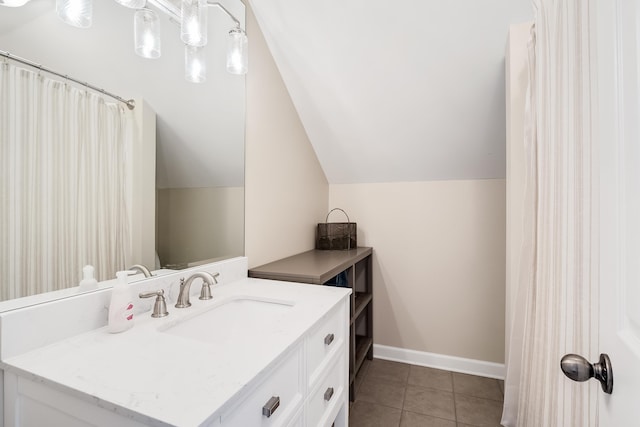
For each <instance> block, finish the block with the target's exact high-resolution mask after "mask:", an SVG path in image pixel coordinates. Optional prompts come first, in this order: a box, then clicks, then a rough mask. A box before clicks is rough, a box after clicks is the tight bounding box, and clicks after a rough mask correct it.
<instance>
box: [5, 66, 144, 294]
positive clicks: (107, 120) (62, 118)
mask: <svg viewBox="0 0 640 427" xmlns="http://www.w3.org/2000/svg"><path fill="white" fill-rule="evenodd" d="M132 123H133V121H132V116H131V113H130V112H129V111H128V110H127V109H126V108H124V107H123V106H122V105H118V104H113V103H107V102H105V100H104V99H103V98H102V97H101V96H99V95H96V94H94V93H90V92H87V91H85V90H81V89H78V88H76V87H73V86H70V85H69V84H67V83H65V82H60V81H56V80H53V79H51V78H48V77H46V76H43V75H41V74H40V73H38V72H33V71H30V70H26V69H23V68H20V67H18V66H16V65H14V64H13V63H11V62H9V61H7V60H5V61H4V62H2V63H0V285H1V286H0V300H5V299H10V298H16V297H21V296H27V295H32V294H36V293H40V292H47V291H51V290H56V289H60V288H65V287H69V286H73V285H77V284H78V282H79V280H80V279H81V272H82V267H83V266H84V265H86V264H91V265H93V266H94V267H95V269H96V273H97V276H98V279H99V280H100V279H104V278H107V277H109V278H111V277H112V276H113V273H114V272H115V271H116V270H119V269H124V268H126V267H127V266H128V262H129V256H130V251H131V248H130V246H131V242H130V234H129V228H130V215H129V213H128V207H127V197H128V196H127V195H128V192H129V188H128V185H129V184H128V181H129V176H128V175H130V174H128V172H127V171H128V168H127V167H126V162H127V160H128V159H127V156H128V154H127V153H128V152H129V147H130V145H131V143H132V135H133V132H132V131H133V129H132V126H133V124H132Z"/></svg>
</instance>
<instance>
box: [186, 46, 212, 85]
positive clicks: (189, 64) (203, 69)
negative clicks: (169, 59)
mask: <svg viewBox="0 0 640 427" xmlns="http://www.w3.org/2000/svg"><path fill="white" fill-rule="evenodd" d="M184 78H185V79H186V80H187V81H189V82H192V83H202V82H204V81H206V80H207V63H206V61H205V57H204V48H203V47H199V46H189V45H188V44H186V45H184Z"/></svg>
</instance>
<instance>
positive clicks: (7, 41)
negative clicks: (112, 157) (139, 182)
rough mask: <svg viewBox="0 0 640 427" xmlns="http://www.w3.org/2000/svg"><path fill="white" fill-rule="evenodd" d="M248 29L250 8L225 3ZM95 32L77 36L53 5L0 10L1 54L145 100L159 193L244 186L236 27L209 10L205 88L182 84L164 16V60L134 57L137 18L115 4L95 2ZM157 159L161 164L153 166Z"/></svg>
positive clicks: (178, 45) (36, 0)
mask: <svg viewBox="0 0 640 427" xmlns="http://www.w3.org/2000/svg"><path fill="white" fill-rule="evenodd" d="M219 1H220V3H221V4H223V5H224V6H225V7H226V8H227V9H229V10H230V11H231V12H232V13H233V14H234V15H235V16H236V17H237V18H238V19H239V20H240V22H241V23H242V26H243V28H244V4H242V3H241V2H240V1H239V0H219ZM93 9H94V12H93V25H92V27H91V28H89V29H84V30H82V29H77V28H73V27H70V26H68V25H66V24H64V23H63V22H62V21H60V20H59V19H58V18H57V17H56V15H55V0H31V1H30V2H29V3H27V4H26V5H25V6H23V7H19V8H10V7H3V6H0V50H4V51H9V52H10V53H12V54H14V55H17V56H21V57H24V58H26V59H29V60H31V61H34V62H37V63H41V64H43V65H45V66H47V67H50V68H52V69H54V70H56V71H58V72H61V73H63V74H68V75H71V76H73V77H75V78H77V79H79V80H82V81H87V82H89V83H91V84H93V85H95V86H98V87H101V88H104V89H106V90H108V91H111V92H114V93H116V94H118V95H120V96H122V97H123V98H127V99H128V98H134V97H142V98H144V99H145V100H146V101H147V102H148V103H149V104H150V106H151V107H152V108H153V109H154V110H155V111H156V113H157V144H158V145H157V150H158V155H157V160H158V162H157V186H158V187H159V188H184V187H215V186H242V185H243V183H244V116H245V79H244V77H243V76H235V75H231V74H229V73H227V72H226V70H225V64H226V56H225V55H226V43H227V38H226V35H227V33H228V31H229V29H230V28H232V26H233V22H232V21H231V19H230V18H229V17H227V16H226V15H225V14H223V13H222V12H220V11H219V10H217V9H215V8H212V9H211V10H210V11H209V45H208V46H207V53H206V55H207V73H208V77H207V82H206V83H204V84H193V83H188V82H186V81H185V79H184V62H183V58H184V52H183V45H182V42H181V41H180V29H179V26H178V25H175V24H174V23H172V22H170V21H169V20H168V19H167V18H166V17H165V16H164V15H162V14H160V15H161V32H162V56H161V58H159V59H157V60H148V59H143V58H140V57H138V56H137V55H136V54H135V53H134V51H133V11H132V10H131V9H127V8H125V7H123V6H120V5H118V4H117V3H116V2H115V1H113V0H100V1H94V2H93ZM152 160H155V159H152Z"/></svg>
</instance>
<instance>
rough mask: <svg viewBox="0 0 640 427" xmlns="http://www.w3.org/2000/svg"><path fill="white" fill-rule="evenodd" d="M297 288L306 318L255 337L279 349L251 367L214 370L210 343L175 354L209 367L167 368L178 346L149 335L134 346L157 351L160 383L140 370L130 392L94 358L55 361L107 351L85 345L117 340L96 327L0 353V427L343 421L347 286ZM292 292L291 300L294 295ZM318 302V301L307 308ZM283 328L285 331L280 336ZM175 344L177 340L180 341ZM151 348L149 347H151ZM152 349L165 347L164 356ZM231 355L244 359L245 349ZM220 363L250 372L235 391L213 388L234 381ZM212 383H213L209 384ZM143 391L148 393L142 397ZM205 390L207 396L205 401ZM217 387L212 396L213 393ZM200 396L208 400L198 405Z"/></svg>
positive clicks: (271, 425)
mask: <svg viewBox="0 0 640 427" xmlns="http://www.w3.org/2000/svg"><path fill="white" fill-rule="evenodd" d="M249 280H253V282H251V284H253V283H257V282H256V281H255V279H249ZM258 282H266V281H258ZM269 286H271V285H264V288H265V289H267V291H268V290H269V289H270V288H269ZM283 286H284V285H283ZM299 286H300V288H293V287H292V288H291V289H290V290H293V291H294V294H295V293H296V292H297V293H298V294H306V293H307V292H311V293H310V297H309V298H308V302H304V304H308V305H304V306H303V303H299V304H300V305H301V307H300V308H301V309H300V312H301V313H306V314H308V313H311V312H313V311H314V310H315V314H313V315H308V316H309V317H307V318H306V319H304V318H302V317H300V318H298V319H299V322H300V323H301V324H304V325H306V326H304V329H303V327H301V326H300V323H299V324H296V323H295V321H294V320H295V319H286V321H285V322H283V323H282V324H281V325H280V326H279V327H278V328H277V329H276V330H274V331H273V335H274V338H273V340H271V339H270V337H269V336H264V334H263V336H261V338H262V339H263V340H264V342H265V343H267V342H270V341H273V342H275V343H276V344H277V346H279V347H277V348H279V349H281V350H273V351H271V350H268V351H267V350H265V353H268V354H273V355H275V356H274V357H273V358H271V356H269V357H268V358H265V357H262V359H260V357H261V355H259V354H256V358H257V359H260V360H261V362H260V365H259V366H257V365H256V366H247V365H243V364H242V363H240V362H237V363H236V364H235V365H229V364H227V365H226V366H227V368H222V367H221V366H223V365H224V362H222V360H223V359H215V357H216V356H215V354H216V353H215V352H218V351H219V349H215V350H211V351H212V352H211V356H210V355H207V354H199V353H198V352H193V351H192V350H190V351H191V353H184V354H185V355H186V358H187V359H189V360H190V361H193V363H189V365H194V364H196V359H198V358H200V359H198V360H197V361H199V362H201V361H202V360H205V361H206V360H211V362H210V364H209V365H211V366H209V365H207V366H206V367H203V365H202V364H201V363H200V364H197V367H196V368H193V369H191V368H188V369H186V370H184V369H183V371H182V372H179V373H176V372H174V371H176V369H174V367H175V366H176V362H177V360H175V357H177V356H176V354H179V353H175V351H178V350H169V349H168V347H167V346H166V345H164V344H165V343H162V344H163V345H162V346H160V344H157V342H158V341H161V340H168V339H171V338H170V337H168V336H167V335H166V334H165V335H158V337H157V338H156V337H153V338H154V339H153V340H151V339H149V341H148V342H144V341H139V346H140V347H146V349H145V352H144V353H140V354H153V357H154V359H156V358H157V364H158V365H157V366H158V369H159V371H158V375H159V376H160V377H161V380H162V382H158V383H157V384H158V387H157V391H156V389H155V388H154V387H155V384H156V383H153V382H152V381H155V380H156V379H155V378H151V377H150V376H148V373H147V372H141V373H140V375H141V376H142V377H144V379H135V381H133V385H132V386H131V388H132V389H133V390H134V391H133V392H132V391H131V390H130V389H129V388H128V387H127V385H126V384H124V385H122V386H121V382H122V381H121V380H120V379H119V377H117V375H114V376H111V375H109V373H108V372H106V371H104V370H105V369H109V366H108V364H107V366H103V365H101V363H100V361H99V360H96V361H95V363H87V364H86V365H84V366H76V367H68V366H66V365H65V363H66V361H67V360H70V361H69V365H72V364H74V363H76V364H77V361H76V360H75V359H74V357H76V356H69V355H71V354H74V352H80V353H82V354H80V355H78V356H77V358H78V360H80V359H81V358H86V357H87V354H101V353H102V352H104V351H108V350H105V349H106V347H104V348H103V347H94V348H92V347H91V346H95V345H98V344H99V345H101V346H106V345H113V344H114V343H117V344H118V345H121V342H120V341H117V339H119V337H114V336H108V335H105V333H104V331H102V332H99V331H98V332H95V333H94V332H91V333H89V334H85V335H84V336H81V337H74V338H72V339H67V340H64V341H62V342H60V343H56V344H55V345H53V346H46V347H43V348H42V349H38V350H35V351H34V352H31V353H29V354H27V355H24V356H17V357H14V358H12V359H9V360H7V361H4V360H3V368H4V398H3V401H4V411H3V412H4V414H3V421H4V427H42V426H45V425H46V426H52V427H56V426H61V427H62V426H64V427H83V426H99V427H111V426H118V427H141V426H179V427H189V426H207V427H209V426H213V427H217V426H220V427H312V426H313V427H315V426H322V427H330V426H332V425H334V426H335V427H347V424H348V390H349V388H348V387H349V370H348V369H349V347H348V345H347V342H348V340H347V338H348V336H349V293H348V291H342V292H343V293H338V291H335V292H334V293H333V295H332V299H333V302H330V299H326V301H321V300H320V299H319V298H318V297H319V296H322V295H323V294H318V293H317V292H318V291H315V290H313V291H306V290H305V289H310V287H308V286H302V285H299ZM247 289H249V288H247ZM250 289H253V288H250ZM256 289H257V288H256ZM260 289H262V288H260ZM280 289H282V286H279V287H273V290H280ZM267 291H264V292H265V295H268V294H269V293H267ZM219 292H222V291H219ZM314 292H315V293H314ZM270 295H273V292H272V293H271V294H270ZM283 295H284V294H283ZM296 297H297V298H300V297H299V295H296ZM305 298H307V297H306V296H305ZM314 299H315V300H314ZM298 301H303V300H302V299H299V300H298ZM323 304H325V306H326V307H328V308H322V309H319V308H317V307H322V306H323ZM303 308H304V310H302V309H303ZM169 317H170V316H169ZM153 321H154V322H156V319H153ZM147 322H148V324H152V325H154V326H153V327H154V328H157V326H155V325H157V324H158V323H151V322H152V319H149V320H148V321H147ZM140 323H142V321H141V322H140ZM142 328H144V326H139V325H138V324H136V326H135V327H134V328H133V329H132V330H131V331H136V330H138V331H139V332H138V333H139V334H140V335H139V337H148V334H146V335H143V334H142V332H141V331H143V329H142ZM288 328H292V329H294V330H295V332H294V333H289V331H288ZM296 328H297V329H296ZM154 330H155V329H154ZM127 334H129V332H127ZM287 334H289V335H287ZM283 335H285V336H286V337H289V336H290V337H291V338H290V340H289V341H287V339H289V338H287V339H283V338H282V336H283ZM121 337H128V338H126V339H127V340H130V342H134V340H135V339H139V340H141V338H139V337H137V336H135V335H133V333H131V334H129V335H126V334H122V335H121ZM128 342H129V341H128ZM96 343H98V344H96ZM110 343H111V344H110ZM182 344H183V345H187V344H186V341H185V342H183V343H182ZM154 345H158V348H157V349H156V348H155V347H154ZM192 345H193V346H197V345H201V344H200V343H197V344H196V343H193V344H192ZM194 348H196V347H194ZM199 348H203V349H204V350H203V351H202V352H200V353H206V352H207V350H206V347H199ZM262 348H264V347H262ZM158 349H165V354H161V353H162V351H158ZM135 351H136V350H135V349H134V350H132V354H131V357H137V356H138V355H137V354H136V353H135ZM185 351H186V350H185ZM269 351H271V353H269ZM172 352H173V353H172ZM138 357H142V356H138ZM163 357H166V360H165V359H163ZM225 357H226V358H225V359H224V360H226V361H228V360H230V359H233V357H231V356H229V355H227V356H225ZM237 358H238V359H242V360H244V361H247V360H252V358H251V357H250V356H248V355H247V354H246V353H245V354H243V355H238V357H237ZM62 361H64V362H65V363H61V362H62ZM180 362H183V360H182V359H181V360H180ZM47 363H48V365H47ZM216 364H218V367H217V366H216ZM113 366H115V364H114V365H113ZM229 366H235V367H234V369H237V370H238V372H240V374H242V373H243V369H244V373H246V372H252V373H251V374H250V375H248V374H246V375H245V376H244V377H243V376H242V375H239V376H238V378H246V379H242V380H238V382H236V385H235V386H234V387H235V388H233V387H231V388H229V391H228V394H224V393H222V392H220V390H219V389H222V388H224V387H230V386H229V384H230V383H232V382H233V381H231V380H229V379H233V378H235V377H234V373H233V372H230V371H231V368H229ZM89 367H91V368H89ZM100 369H103V371H102V372H101V373H95V372H93V370H100ZM137 372H139V371H138V370H136V369H132V370H131V371H130V372H129V373H128V375H136V373H137ZM253 372H255V374H254V373H253ZM221 373H222V374H224V375H221ZM223 377H224V378H223ZM93 378H101V380H100V381H108V383H104V382H103V383H100V381H95V387H94V386H93V385H94V381H93ZM105 378H106V380H105ZM221 378H223V379H221ZM136 381H138V382H136ZM150 381H151V382H150ZM215 381H220V384H219V386H218V384H216V383H215ZM205 382H207V383H206V384H205ZM83 384H84V385H83ZM167 384H169V385H171V384H175V388H176V389H178V390H173V389H172V388H171V387H170V386H167ZM141 385H142V386H146V387H147V388H146V390H145V391H144V392H142V391H135V390H140V388H141ZM118 387H122V391H123V394H122V396H123V397H119V395H118V390H117V388H118ZM136 387H137V388H136ZM207 390H208V391H207ZM150 391H151V392H154V393H157V395H156V396H150V395H149V394H150ZM208 392H209V393H212V395H211V399H210V400H208V399H207V398H208V395H207V393H208ZM218 392H220V393H222V394H218V395H217V397H216V396H213V394H214V393H218ZM225 393H226V392H225ZM219 396H228V397H222V398H220V397H219ZM192 398H193V399H192ZM216 399H217V400H216ZM153 400H156V401H157V402H155V403H154V402H152V401H153ZM193 401H196V402H197V403H193ZM209 402H211V403H210V406H207V405H208V404H209ZM154 405H155V406H154ZM189 412H191V415H193V413H195V412H197V415H195V416H186V415H185V414H187V413H189ZM0 427H2V426H0Z"/></svg>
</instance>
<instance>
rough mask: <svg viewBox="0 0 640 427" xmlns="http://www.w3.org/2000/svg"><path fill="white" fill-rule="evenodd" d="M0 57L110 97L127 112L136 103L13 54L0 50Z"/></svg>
mask: <svg viewBox="0 0 640 427" xmlns="http://www.w3.org/2000/svg"><path fill="white" fill-rule="evenodd" d="M0 56H4V57H5V58H9V59H11V60H12V61H16V62H19V63H21V64H24V65H28V66H29V67H33V68H37V69H38V70H41V71H44V72H46V73H49V74H53V75H54V76H58V77H61V78H63V79H65V80H69V81H72V82H74V83H77V84H79V85H81V86H84V87H87V88H89V89H91V90H95V91H96V92H100V93H101V94H103V95H106V96H109V97H111V98H113V99H115V100H118V101H120V102H122V103H123V104H125V105H126V106H127V107H128V108H129V110H133V109H134V108H135V106H136V103H135V101H134V100H133V99H129V100H127V99H124V98H122V97H120V96H118V95H114V94H113V93H111V92H107V91H106V90H104V89H102V88H99V87H97V86H94V85H92V84H89V83H87V82H82V81H80V80H78V79H75V78H73V77H71V76H68V75H66V74H60V73H58V72H57V71H53V70H52V69H50V68H47V67H45V66H43V65H42V64H37V63H35V62H32V61H29V60H28V59H24V58H20V57H19V56H15V55H13V54H11V53H9V52H5V51H3V50H0Z"/></svg>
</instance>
